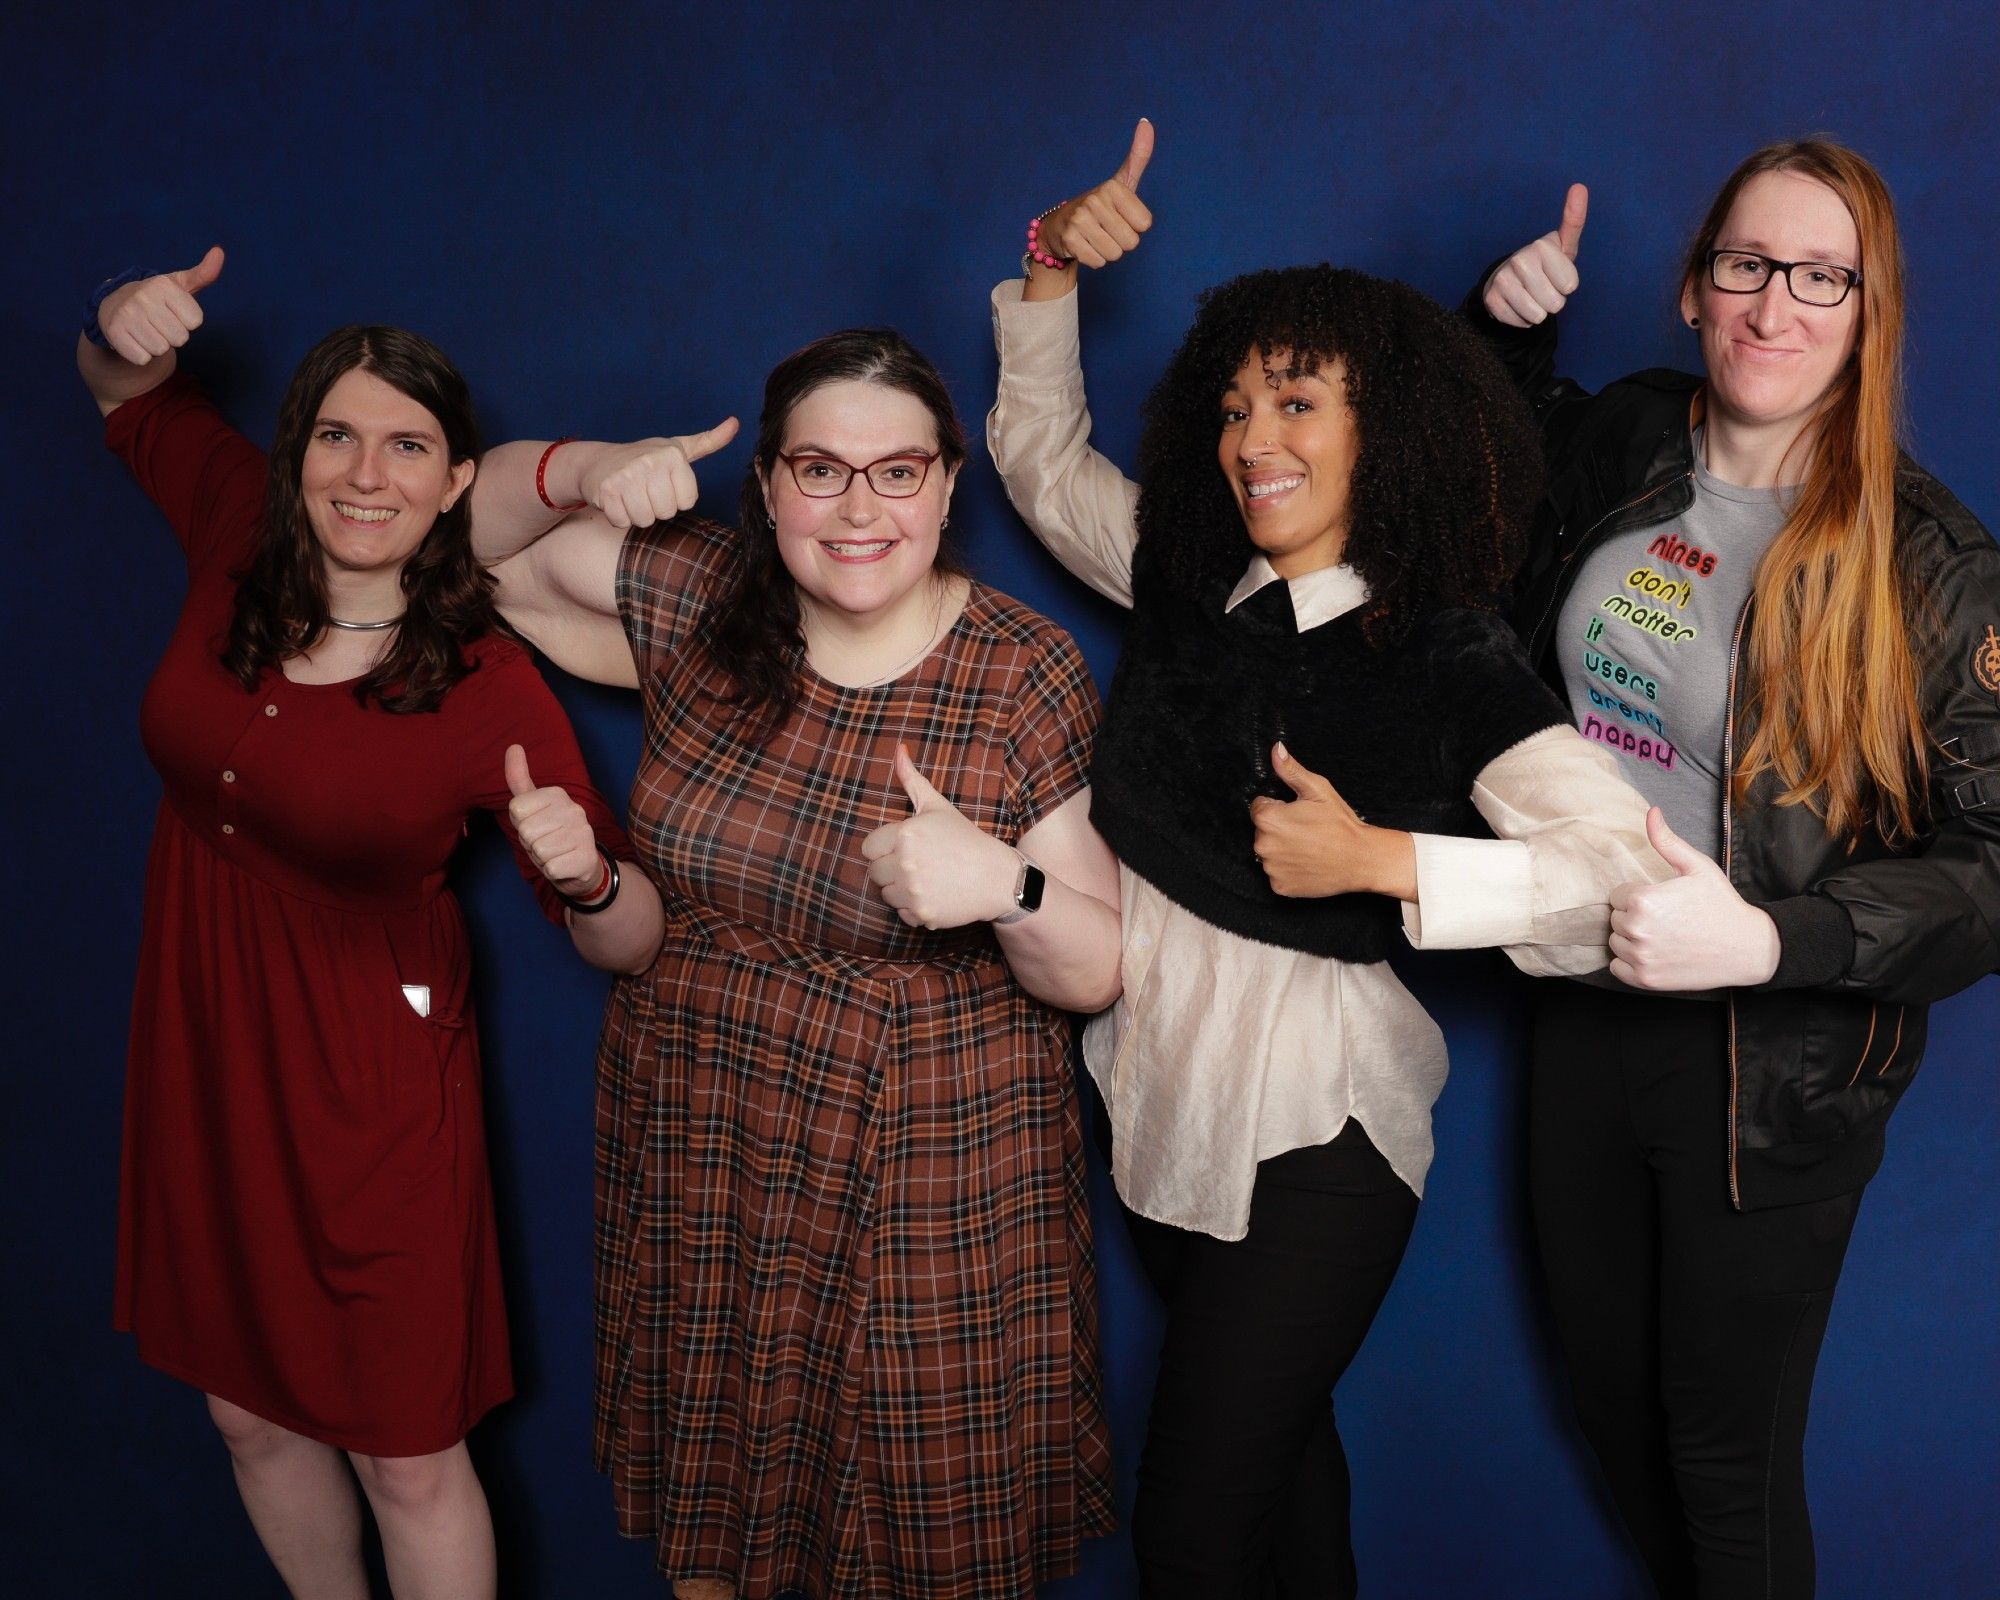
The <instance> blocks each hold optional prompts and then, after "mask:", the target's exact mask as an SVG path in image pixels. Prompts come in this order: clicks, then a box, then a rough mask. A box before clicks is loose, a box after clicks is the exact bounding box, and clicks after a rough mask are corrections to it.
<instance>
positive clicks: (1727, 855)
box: [1722, 598, 1750, 1211]
mask: <svg viewBox="0 0 2000 1600" xmlns="http://www.w3.org/2000/svg"><path fill="white" fill-rule="evenodd" d="M1749 620H1750V600H1749V599H1748V598H1746V599H1745V600H1744V602H1743V609H1742V610H1741V611H1739V612H1737V613H1736V632H1735V634H1734V636H1733V637H1732V638H1731V639H1730V641H1729V692H1728V694H1727V696H1726V697H1725V699H1724V702H1723V706H1724V711H1723V719H1722V873H1723V876H1724V877H1726V878H1729V879H1730V880H1731V882H1732V883H1733V882H1734V874H1733V873H1732V871H1731V865H1732V863H1733V861H1734V859H1735V854H1736V850H1735V845H1736V838H1735V832H1734V830H1733V828H1732V827H1731V817H1730V795H1731V792H1732V791H1733V789H1734V787H1735V783H1736V656H1737V652H1738V651H1739V650H1740V649H1741V648H1742V645H1743V625H1744V624H1745V623H1746V622H1748V621H1749ZM1723 1003H1724V1004H1725V1005H1727V1006H1728V1008H1729V1011H1728V1017H1729V1203H1730V1205H1731V1206H1733V1207H1734V1208H1735V1209H1736V1210H1738V1211H1741V1210H1742V1209H1743V1192H1742V1190H1741V1188H1740V1187H1739V1186H1738V1184H1737V1178H1736V1087H1737V1086H1736V991H1735V990H1734V989H1731V990H1729V991H1727V992H1726V993H1725V994H1724V996H1723Z"/></svg>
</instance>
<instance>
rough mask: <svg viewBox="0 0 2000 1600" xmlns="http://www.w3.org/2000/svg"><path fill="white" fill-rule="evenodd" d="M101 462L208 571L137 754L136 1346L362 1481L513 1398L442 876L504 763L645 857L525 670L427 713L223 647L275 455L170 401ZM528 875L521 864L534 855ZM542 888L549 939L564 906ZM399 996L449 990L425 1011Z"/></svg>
mask: <svg viewBox="0 0 2000 1600" xmlns="http://www.w3.org/2000/svg"><path fill="white" fill-rule="evenodd" d="M105 432H106V440H107V443H108V444H109V445H110V447H111V449H112V450H113V451H114V452H115V453H116V454H118V455H119V456H120V457H122V458H123V459H124V461H125V462H126V464H127V465H128V466H130V467H131V469H132V471H133V473H134V475H135V476H136V477H137V478H138V480H139V483H140V485H141V486H142V487H143V488H144V489H145V490H146V492H147V493H148V494H149V495H151V496H152V498H153V500H154V501H155V503H156V504H158V506H159V507H160V509H161V511H162V512H164V513H165V515H166V518H167V520H168V522H169V523H170V524H171V525H172V527H173V529H174V532H175V533H176V535H178V536H179V538H180V541H181V543H182V545H183V547H184V548H185V550H186V553H187V559H188V571H189V580H190V581H189V589H188V596H187V602H186V604H185V606H184V607H183V609H182V611H181V616H180V623H179V626H178V627H177V628H176V629H175V632H174V636H173V639H172V641H171V643H170V644H169V645H168V647H167V652H166V656H165V658H164V659H163V660H162V661H161V663H160V666H159V669H158V671H157V672H156V673H155V674H154V677H153V680H152V683H151V685H150V686H149V687H148V689H147V691H146V698H145V703H144V707H143V710H142V713H141V730H142V733H143V736H144V739H145V744H146V750H147V753H148V755H149V756H150V757H151V758H152V761H153V764H154V765H155V766H156V767H157V768H158V769H159V772H160V776H161V779H162V781H163V784H164V789H165V793H164V796H163V798H162V801H161V805H160V811H159V819H158V823H157V826H156V828H155V831H154V835H153V846H152V855H151V859H150V861H149V863H148V866H147V872H146V897H145V931H144V939H143V943H142V944H141V947H140V952H139V973H138V981H137V988H136V993H135V995H134V998H133V1007H132V1040H131V1049H130V1056H129V1065H128V1071H127V1080H126V1095H125V1149H124V1169H123V1180H124V1181H123V1186H122V1193H121V1196H120V1203H119V1227H118V1290H117V1311H116V1321H117V1325H118V1326H119V1327H120V1328H124V1329H129V1330H130V1331H131V1332H133V1333H134V1334H136V1335H137V1338H138V1347H139V1355H140V1357H141V1359H142V1360H144V1361H146V1362H148V1363H149V1364H151V1365H153V1366H155V1367H158V1368H160V1369H161V1370H163V1371H165V1372H169V1373H171V1374H173V1375H174V1376H175V1377H178V1378H182V1379H184V1380H186V1381H187V1382H189V1383H192V1384H195V1385H197V1386H198V1387H200V1388H202V1389H204V1390H206V1391H207V1392H209V1393H211V1394H214V1395H219V1396H220V1397H222V1398H223V1399H225V1400H229V1401H232V1402H234V1403H235V1404H237V1405H239V1406H242V1407H243V1408H244V1409H246V1410H248V1411H251V1412H254V1413H256V1414H257V1415H258V1416H261V1417H265V1418H268V1419H269V1420H270V1421H272V1422H276V1423H278V1424H280V1425H281V1426H283V1427H286V1428H289V1429H291V1430H292V1431H293V1432H295V1433H301V1434H304V1435H306V1436H307V1437H309V1438H313V1439H318V1440H321V1441H323V1442H325V1443H327V1444H331V1445H337V1446H340V1447H342V1448H344V1449H350V1450H358V1451H363V1452H366V1453H368V1454H371V1455H388V1456H398V1455H422V1454H428V1453H430V1452H432V1451H436V1450H443V1449H446V1448H448V1447H449V1446H451V1445H452V1444H454V1443H456V1442H457V1441H458V1440H460V1439H462V1438H463V1437H464V1436H465V1434H466V1431H467V1430H468V1429H469V1428H470V1427H471V1426H472V1424H473V1423H474V1422H476V1421H477V1420H478V1419H479V1417H480V1416H481V1415H482V1414H483V1413H484V1412H485V1411H486V1410H488V1409H489V1408H490V1407H492V1406H493V1405H495V1404H497V1403H498V1402H500V1401H502V1400H504V1399H506V1398H507V1397H508V1396H509V1395H510V1394H511V1393H512V1392H513V1380H512V1376H511V1372H510V1369H509V1362H508V1351H507V1325H506V1313H505V1307H504V1305H503V1302H502V1299H501V1289H500V1270H499V1258H498V1253H497V1250H496V1245H495V1237H494V1223H493V1201H492V1192H491V1188H490V1185H489V1183H488V1179H487V1166H486V1141H485V1132H484V1125H483V1120H482V1115H481V1108H480V1081H479V1079H480V1075H479V1055H478V1045H477V1041H476V1038H475V1034H474V1023H473V1014H472V1010H471V1006H470V1004H469V1002H468V998H467V981H468V978H469V976H470V962H469V952H468V949H467V943H466V934H465V925H464V921H463V919H462V917H461V916H460V913H459V908H458V902H457V900H456V899H455V898H454V896H453V895H452V893H451V891H450V890H449V889H448V888H447V887H446V886H445V868H446V865H447V863H448V862H449V861H450V858H451V855H452V851H453V850H454V848H455V847H456V846H457V844H458V842H459V840H460V838H461V837H462V836H463V834H464V831H465V827H466V824H467V821H468V818H469V816H470V814H471V813H472V812H473V811H475V810H487V811H493V812H495V813H497V814H498V815H499V817H500V819H501V822H502V825H503V826H504V825H505V808H506V805H507V800H508V791H507V783H506V779H505V776H504V773H503V770H502V762H503V757H504V753H505V751H506V748H507V746H508V745H509V744H515V743H518V744H521V745H523V746H525V747H526V749H527V752H528V758H529V763H530V765H531V767H532V769H533V771H534V774H535V778H536V781H537V782H540V783H544V784H554V783H560V784H561V785H562V786H563V787H565V788H566V789H568V790H569V791H570V793H571V794H572V795H574V796H575V797H576V799H577V800H578V801H579V802H580V803H581V804H583V806H584V807H585V809H586V810H587V811H588V813H589V815H590V817H591V821H592V824H593V826H594V827H595V829H596V830H597V834H598V838H599V840H600V842H601V843H602V844H603V845H604V846H605V848H606V849H608V850H610V851H612V852H613V853H614V854H616V855H619V856H623V857H626V858H628V859H629V856H630V849H629V846H627V844H626V843H625V840H624V836H623V835H622V833H621V832H620V831H619V829H618V827H617V825H616V823H615V822H614V821H613V820H612V818H611V815H610V812H609V810H608V808H607V807H606V806H605V804H604V802H603V801H602V800H601V799H600V798H599V797H598V795H597V793H596V791H595V790H594V789H592V788H591V786H590V780H589V777H588V776H587V774H586V772H585V770H584V765H583V760H582V757H581V755H580V754H579V752H578V750H577V747H576V741H575V738H574V736H573V735H572V733H571V731H570V728H569V724H568V721H567V719H566V718H565V717H564V715H563V713H562V710H561V708H560V707H559V706H558V705H557V703H556V700H555V697H554V696H553V695H552V694H550V692H549V690H548V687H547V686H546V685H545V684H544V683H543V682H542V680H541V677H540V675H539V674H538V673H537V672H536V670H535V667H534V665H533V663H532V662H531V661H530V660H529V659H528V657H527V656H526V655H525V654H524V653H523V652H522V651H521V650H520V648H519V647H518V646H516V645H514V644H513V643H511V642H509V641H507V640H504V639H501V638H496V637H488V638H486V639H483V640H481V641H479V642H477V643H476V644H474V645H472V646H470V647H469V648H468V651H467V655H468V658H469V659H471V660H473V661H475V662H476V670H474V671H473V672H472V673H471V674H470V675H469V676H467V677H466V678H465V679H463V680H462V681H461V682H460V683H459V684H457V685H456V686H455V687H453V688H452V689H451V690H450V692H449V693H448V694H447V695H446V696H445V698H444V700H443V702H442V704H441V705H440V706H439V708H438V709H437V710H436V711H435V712H421V713H416V714H411V715H393V714H391V713H388V712H385V711H383V710H381V709H380V708H379V707H374V706H370V707H368V708H365V709H364V708H363V707H362V706H361V705H360V704H359V703H358V702H357V701H356V700H355V698H354V695H353V693H352V691H351V689H350V688H349V687H348V686H347V685H345V684H337V683H336V684H297V683H293V682H291V681H290V680H289V679H287V678H286V677H285V676H284V675H283V674H282V673H280V672H277V671H270V672H267V673H266V675H265V680H264V681H263V682H262V683H260V684H259V685H258V687H257V688H256V689H255V690H254V691H248V692H246V691H245V690H244V688H243V687H242V685H241V684H240V683H238V682H237V680H236V679H235V678H234V677H232V676H231V675H230V674H228V673H227V672H225V671H224V670H223V668H222V665H221V663H220V662H219V661H218V660H217V656H216V653H217V649H218V647H219V643H220V641H221V639H222V637H223V635H224V632H225V631H226V629H227V626H228V622H229V616H230V607H231V603H232V598H233V595H234V592H235V587H236V582H235V575H236V574H240V573H241V572H242V570H243V568H244V566H245V565H246V563H247V561H248V559H249V557H250V554H251V552H252V550H253V549H254V547H255V543H256V540H257V537H258V529H259V523H260V514H261V510H262V503H263V495H264V484H265V460H264V455H263V452H262V451H260V450H258V449H257V448H256V447H255V446H254V445H252V444H251V443H250V442H249V441H248V440H246V439H244V438H243V437H242V436H241V435H240V434H238V433H237V432H235V430H234V429H232V428H231V427H230V426H229V425H228V424H227V423H226V422H224V421H223V420H222V418H221V416H220V415H218V414H217V412H216V411H215V409H214V407H213V406H212V405H211V404H210V403H209V402H208V400H207V399H206V398H205V397H204V396H203V395H202V394H201V392H200V390H199V389H198V388H197V387H196V386H195V385H194V384H193V383H191V382H189V381H188V380H186V379H185V378H181V377H176V378H174V379H172V380H170V381H169V382H167V383H165V384H163V385H161V386H160V387H159V388H158V389H155V390H153V391H152V392H151V393H149V394H146V395H144V396H142V397H140V398H138V399H136V400H132V401H128V402H127V403H126V404H124V405H122V406H120V407H118V409H117V410H115V411H113V412H112V413H111V415H110V417H109V418H108V419H107V421H106V429H105ZM516 853H517V855H518V854H519V850H518V846H517V850H516ZM521 867H522V872H523V875H524V876H525V877H527V878H528V879H529V881H530V882H531V883H533V884H534V885H535V886H536V888H537V890H538V892H539V893H540V894H541V897H542V900H543V903H544V905H545V907H546V908H547V909H548V910H549V913H550V915H551V916H552V917H554V916H557V915H559V907H558V903H557V902H556V900H555V898H554V895H553V891H551V890H549V889H548V888H547V885H546V881H545V880H544V879H543V878H542V877H541V875H540V874H539V873H538V872H536V871H535V869H534V867H533V865H532V864H531V863H530V862H528V861H527V860H526V859H525V857H523V858H522V861H521ZM405 985H425V986H428V988H429V990H430V1014H429V1015H428V1016H420V1015H419V1014H418V1011H417V1009H416V1007H415V1006H414V1005H413V1004H412V1002H411V1000H410V999H409V998H407V997H406V996H405V993H404V986H405Z"/></svg>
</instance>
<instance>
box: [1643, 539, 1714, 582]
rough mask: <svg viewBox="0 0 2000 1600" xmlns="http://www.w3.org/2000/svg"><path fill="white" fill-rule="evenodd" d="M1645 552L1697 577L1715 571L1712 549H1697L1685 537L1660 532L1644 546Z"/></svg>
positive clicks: (1702, 576) (1703, 576)
mask: <svg viewBox="0 0 2000 1600" xmlns="http://www.w3.org/2000/svg"><path fill="white" fill-rule="evenodd" d="M1646 554H1647V555H1649V556H1658V557H1659V558H1660V559H1661V560H1662V561H1670V562H1672V563H1673V564H1674V565H1675V566H1677V567H1685V568H1687V570H1688V571H1689V572H1692V573H1693V574H1694V575H1695V576H1696V577H1698V578H1706V577H1707V576H1708V575H1709V574H1710V573H1712V572H1714V571H1715V565H1716V557H1715V554H1714V552H1713V551H1709V550H1699V549H1697V548H1696V547H1695V546H1693V545H1691V544H1689V543H1688V542H1687V540H1685V539H1678V538H1675V537H1673V536H1671V535H1669V534H1664V533H1663V534H1661V535H1660V536H1659V538H1657V539H1655V540H1654V541H1653V542H1652V543H1651V544H1649V545H1647V546H1646Z"/></svg>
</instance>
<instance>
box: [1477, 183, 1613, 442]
mask: <svg viewBox="0 0 2000 1600" xmlns="http://www.w3.org/2000/svg"><path fill="white" fill-rule="evenodd" d="M1589 209H1590V191H1589V190H1588V189H1586V188H1585V187H1584V186H1583V185H1582V184H1580V183H1573V184H1571V185H1570V186H1569V192H1568V193H1567V194H1566V195H1565V196H1564V198H1563V209H1562V220H1561V221H1560V222H1559V223H1557V225H1556V226H1555V227H1554V228H1552V229H1550V230H1549V232H1547V233H1545V234H1542V235H1541V236H1539V237H1538V238H1534V239H1530V240H1529V241H1528V242H1527V243H1526V244H1524V245H1522V246H1521V248H1520V249H1518V250H1516V251H1515V252H1514V253H1513V254H1512V255H1509V256H1507V257H1505V258H1504V259H1502V260H1501V261H1500V262H1499V264H1498V265H1496V266H1495V267H1494V268H1493V269H1492V270H1491V271H1490V272H1488V273H1487V274H1486V276H1485V277H1484V278H1483V279H1481V280H1480V283H1479V285H1478V287H1477V288H1475V289H1474V290H1473V291H1472V293H1471V294H1469V295H1467V296H1466V297H1465V303H1464V304H1463V305H1462V306H1460V307H1459V311H1460V314H1461V315H1462V316H1464V317H1465V319H1466V320H1467V321H1468V322H1470V323H1471V324H1472V326H1473V328H1474V330H1475V331H1476V332H1478V334H1479V335H1480V336H1481V337H1482V338H1483V339H1484V340H1485V341H1486V345H1487V348H1488V349H1490V350H1491V351H1492V352H1493V354H1494V356H1495V357H1496V358H1497V359H1498V360H1499V362H1500V365H1501V366H1502V367H1504V368H1505V369H1506V372H1507V375H1508V377H1510V378H1512V379H1513V380H1514V387H1515V388H1516V389H1517V390H1519V391H1520V393H1521V396H1522V397H1523V398H1524V399H1525V400H1526V401H1527V402H1528V404H1529V406H1530V407H1531V408H1532V409H1533V411H1534V414H1535V421H1536V422H1537V423H1539V424H1540V426H1541V429H1542V442H1543V446H1544V453H1545V454H1546V455H1547V457H1548V459H1549V460H1551V461H1554V460H1556V459H1557V458H1558V457H1559V456H1560V455H1561V454H1562V452H1563V450H1564V448H1565V446H1566V443H1567V441H1568V439H1569V437H1570V436H1571V434H1572V433H1573V431H1574V429H1575V426H1576V424H1577V422H1578V421H1579V420H1580V419H1581V417H1582V415H1583V413H1584V409H1585V407H1586V406H1587V405H1588V403H1589V401H1590V398H1591V396H1590V393H1589V391H1588V390H1586V389H1585V388H1584V387H1583V386H1582V385H1581V384H1579V383H1577V382H1576V381H1575V380H1574V379H1571V378H1563V377H1559V376H1558V375H1557V373H1556V338H1557V336H1556V319H1557V316H1558V314H1559V313H1560V312H1561V311H1562V309H1563V307H1564V306H1565V305H1567V304H1568V303H1569V298H1570V296H1571V295H1573V294H1575V293H1576V292H1577V289H1578V288H1579V287H1580V286H1581V284H1582V281H1583V280H1582V278H1581V276H1580V275H1579V274H1578V272H1577V266H1576V262H1577V256H1578V254H1579V252H1580V251H1581V250H1582V248H1583V226H1584V221H1585V219H1586V217H1587V216H1588V213H1589Z"/></svg>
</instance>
